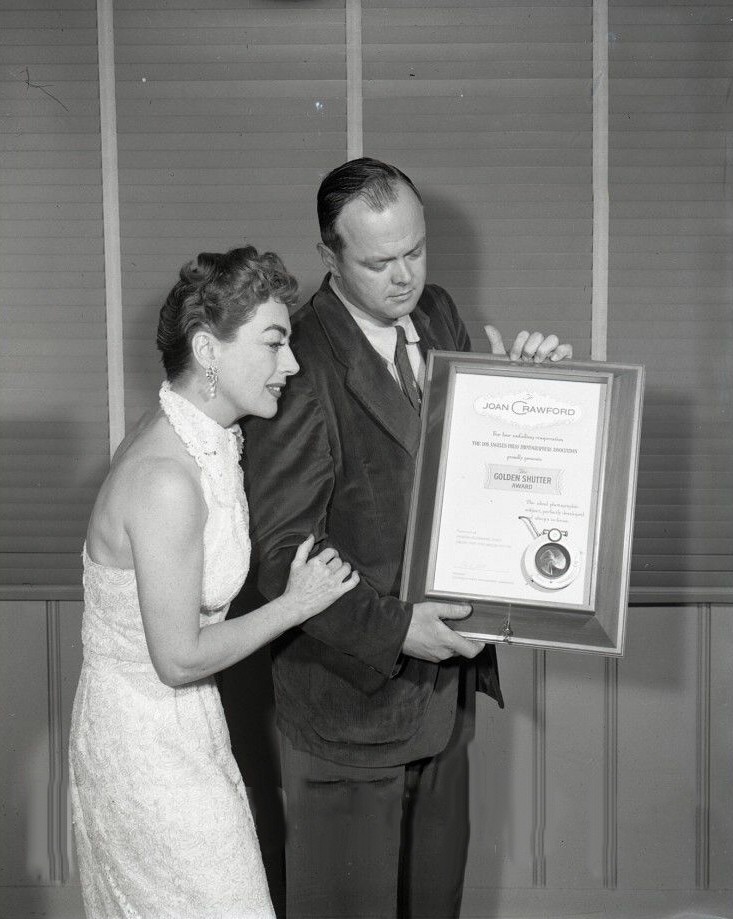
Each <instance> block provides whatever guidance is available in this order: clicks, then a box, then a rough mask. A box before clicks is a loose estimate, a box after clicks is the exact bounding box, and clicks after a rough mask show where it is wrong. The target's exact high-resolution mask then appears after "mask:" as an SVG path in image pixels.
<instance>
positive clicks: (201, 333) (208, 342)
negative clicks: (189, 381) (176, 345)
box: [191, 329, 219, 370]
mask: <svg viewBox="0 0 733 919" xmlns="http://www.w3.org/2000/svg"><path fill="white" fill-rule="evenodd" d="M218 344H219V343H218V342H217V340H216V338H214V336H213V335H212V334H211V332H207V331H206V330H205V329H199V330H198V331H197V332H194V333H193V336H192V337H191V352H192V354H193V356H194V358H195V360H196V362H197V363H198V364H199V366H201V367H203V368H204V370H206V368H207V367H211V366H212V365H213V366H214V367H215V366H216V365H217V358H218V356H219V354H218Z"/></svg>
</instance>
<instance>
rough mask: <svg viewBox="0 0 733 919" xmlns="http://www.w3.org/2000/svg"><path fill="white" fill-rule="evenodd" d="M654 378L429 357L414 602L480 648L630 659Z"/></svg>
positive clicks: (409, 577) (592, 367) (611, 369)
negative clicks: (467, 612) (640, 472)
mask: <svg viewBox="0 0 733 919" xmlns="http://www.w3.org/2000/svg"><path fill="white" fill-rule="evenodd" d="M643 382H644V370H643V368H642V367H640V366H630V365H619V364H608V363H598V362H592V363H581V362H565V361H563V362H560V363H557V364H545V363H543V364H519V363H510V362H509V361H507V359H506V358H499V357H490V356H487V355H483V354H463V353H456V352H452V351H451V352H448V351H434V352H431V353H430V355H429V357H428V366H427V373H426V384H425V393H424V399H423V410H422V434H421V442H420V448H419V452H418V456H417V469H416V477H415V485H414V489H413V494H412V504H411V509H410V518H409V526H408V534H407V544H406V551H405V560H404V566H403V576H402V589H401V593H400V596H401V598H402V599H403V600H408V601H412V602H420V601H422V600H435V601H442V602H468V603H470V604H471V605H472V607H473V613H472V614H471V616H470V617H469V618H468V619H466V620H462V621H461V622H458V623H455V624H454V623H451V624H452V625H454V627H455V628H456V629H457V630H458V631H460V632H461V634H464V635H466V636H468V637H469V638H476V639H480V640H482V641H504V642H510V643H516V644H524V645H530V646H534V647H544V648H564V649H567V650H576V651H596V652H599V653H602V654H609V655H620V654H622V653H623V642H624V633H625V622H626V608H627V601H628V583H629V569H630V558H631V537H632V526H633V512H634V499H635V492H636V478H637V467H638V452H639V435H640V426H641V404H642V393H643Z"/></svg>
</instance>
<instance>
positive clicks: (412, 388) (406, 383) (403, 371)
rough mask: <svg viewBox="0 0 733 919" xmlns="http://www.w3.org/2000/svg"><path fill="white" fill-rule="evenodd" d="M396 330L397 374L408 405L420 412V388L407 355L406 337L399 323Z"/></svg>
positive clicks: (395, 355)
mask: <svg viewBox="0 0 733 919" xmlns="http://www.w3.org/2000/svg"><path fill="white" fill-rule="evenodd" d="M395 328H396V330H397V345H396V347H395V351H394V362H395V367H396V368H397V376H398V377H399V378H400V383H401V384H402V390H403V392H404V393H405V395H406V396H407V398H408V399H409V400H410V405H411V406H412V407H413V408H414V409H415V411H416V412H418V414H419V412H420V403H421V402H422V399H421V398H420V390H419V389H418V386H417V380H416V379H415V374H414V373H413V372H412V366H411V364H410V358H409V357H408V356H407V339H406V337H405V330H404V328H403V327H402V326H401V325H398V326H395Z"/></svg>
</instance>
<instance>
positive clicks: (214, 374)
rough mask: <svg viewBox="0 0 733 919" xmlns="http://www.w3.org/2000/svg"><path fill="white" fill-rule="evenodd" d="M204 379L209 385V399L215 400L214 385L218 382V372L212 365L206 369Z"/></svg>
mask: <svg viewBox="0 0 733 919" xmlns="http://www.w3.org/2000/svg"><path fill="white" fill-rule="evenodd" d="M206 379H207V381H208V383H209V398H210V399H216V384H217V383H218V382H219V370H218V368H217V367H215V366H214V364H209V366H208V367H207V368H206Z"/></svg>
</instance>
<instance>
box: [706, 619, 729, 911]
mask: <svg viewBox="0 0 733 919" xmlns="http://www.w3.org/2000/svg"><path fill="white" fill-rule="evenodd" d="M710 638H711V640H710V648H711V660H710V676H711V692H710V729H709V730H710V879H709V883H710V887H711V889H719V888H728V887H731V886H732V885H733V881H732V880H731V879H733V665H732V664H731V662H733V607H731V606H718V607H713V610H712V622H711V636H710ZM731 899H732V900H733V896H732V897H731Z"/></svg>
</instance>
